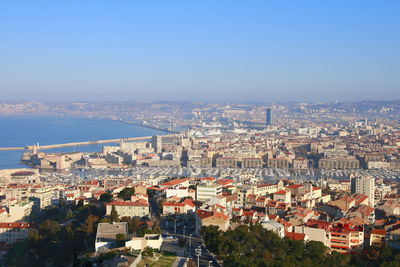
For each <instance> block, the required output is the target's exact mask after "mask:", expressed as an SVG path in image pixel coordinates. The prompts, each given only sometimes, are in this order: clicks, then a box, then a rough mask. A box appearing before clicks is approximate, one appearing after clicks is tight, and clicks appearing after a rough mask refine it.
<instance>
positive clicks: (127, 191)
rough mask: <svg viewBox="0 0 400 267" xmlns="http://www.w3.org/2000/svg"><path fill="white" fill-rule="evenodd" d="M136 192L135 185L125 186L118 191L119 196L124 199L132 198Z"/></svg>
mask: <svg viewBox="0 0 400 267" xmlns="http://www.w3.org/2000/svg"><path fill="white" fill-rule="evenodd" d="M134 194H135V188H133V187H125V188H124V189H122V190H121V192H119V193H118V197H119V198H121V199H123V200H131V196H133V195H134Z"/></svg>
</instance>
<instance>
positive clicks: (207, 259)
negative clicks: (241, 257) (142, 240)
mask: <svg viewBox="0 0 400 267" xmlns="http://www.w3.org/2000/svg"><path fill="white" fill-rule="evenodd" d="M161 229H162V233H163V235H164V236H165V237H166V241H165V242H164V243H163V246H162V250H165V251H169V252H173V253H176V254H177V255H178V256H180V255H184V256H185V257H187V258H192V259H193V261H194V262H195V263H196V266H197V256H196V249H197V250H198V251H199V250H200V251H201V255H200V257H199V260H200V266H204V267H206V266H222V265H221V264H220V263H218V262H217V260H216V259H215V258H214V257H213V256H212V255H211V254H210V252H209V251H208V250H207V249H206V247H205V245H204V244H203V240H202V239H201V238H200V237H199V236H198V235H196V233H194V232H193V230H194V225H193V222H191V221H186V220H185V219H177V220H176V234H175V220H174V221H173V222H172V223H171V222H169V223H166V220H165V219H162V220H161ZM190 234H192V236H190ZM171 238H173V239H171ZM179 239H184V240H186V242H185V245H184V247H181V246H179V244H178V240H179Z"/></svg>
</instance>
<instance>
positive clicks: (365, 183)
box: [351, 176, 375, 207]
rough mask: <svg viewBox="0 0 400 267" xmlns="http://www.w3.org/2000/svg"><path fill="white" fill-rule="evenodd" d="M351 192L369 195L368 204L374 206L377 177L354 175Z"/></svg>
mask: <svg viewBox="0 0 400 267" xmlns="http://www.w3.org/2000/svg"><path fill="white" fill-rule="evenodd" d="M351 193H353V194H362V195H366V196H368V204H369V206H371V207H374V205H375V202H374V199H375V178H374V177H372V176H362V177H353V178H352V179H351Z"/></svg>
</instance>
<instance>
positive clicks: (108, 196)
mask: <svg viewBox="0 0 400 267" xmlns="http://www.w3.org/2000/svg"><path fill="white" fill-rule="evenodd" d="M112 198H113V196H112V195H111V194H110V193H104V194H102V195H101V196H100V201H101V202H106V203H108V202H110V201H112Z"/></svg>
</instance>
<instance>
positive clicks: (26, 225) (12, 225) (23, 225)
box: [0, 222, 31, 229]
mask: <svg viewBox="0 0 400 267" xmlns="http://www.w3.org/2000/svg"><path fill="white" fill-rule="evenodd" d="M0 228H12V229H15V228H18V229H26V228H31V224H29V223H20V222H13V223H0Z"/></svg>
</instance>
